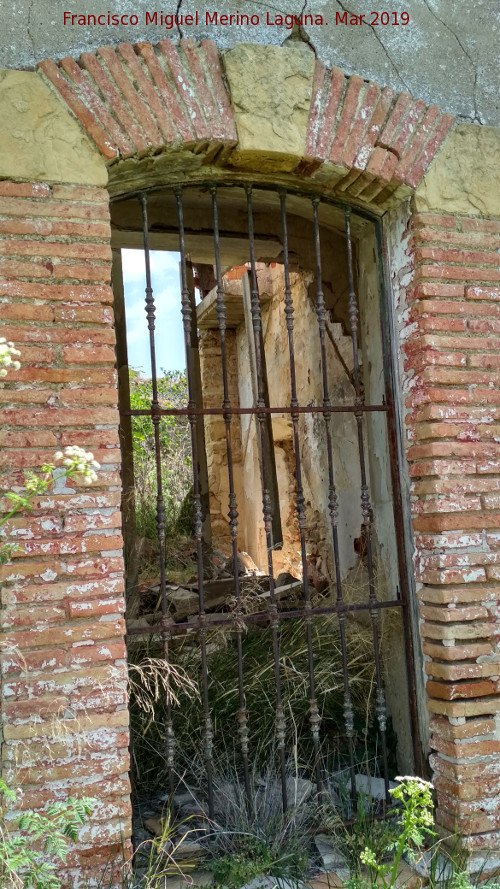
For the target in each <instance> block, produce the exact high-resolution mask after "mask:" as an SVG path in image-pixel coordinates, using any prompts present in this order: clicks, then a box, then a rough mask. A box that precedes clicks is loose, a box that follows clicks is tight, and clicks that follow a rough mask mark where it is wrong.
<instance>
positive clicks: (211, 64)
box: [201, 40, 318, 143]
mask: <svg viewBox="0 0 500 889" xmlns="http://www.w3.org/2000/svg"><path fill="white" fill-rule="evenodd" d="M201 46H202V47H203V51H204V53H205V62H206V69H207V71H208V74H209V77H210V80H211V86H212V92H213V94H214V97H215V101H216V104H217V109H218V117H219V121H220V123H221V125H222V132H223V135H224V138H225V139H226V140H227V141H230V142H234V143H236V142H237V141H238V134H237V131H236V124H235V120H234V113H233V109H232V107H231V102H230V99H229V95H228V91H227V90H226V87H225V85H224V81H223V79H222V66H221V60H220V57H219V50H218V49H217V46H216V44H215V42H214V41H213V40H202V41H201ZM317 64H318V63H317V62H316V65H317ZM311 108H312V103H311Z"/></svg>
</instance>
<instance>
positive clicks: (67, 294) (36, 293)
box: [0, 281, 113, 308]
mask: <svg viewBox="0 0 500 889" xmlns="http://www.w3.org/2000/svg"><path fill="white" fill-rule="evenodd" d="M0 296H9V297H10V298H11V299H12V300H15V299H36V300H40V299H44V300H46V301H50V302H52V301H59V300H63V301H64V302H68V303H72V302H74V303H77V304H80V303H90V304H91V307H92V308H94V307H95V305H96V303H104V304H108V305H112V303H113V291H112V289H111V287H103V286H102V285H95V284H43V289H42V288H41V286H40V284H32V283H31V282H29V281H0Z"/></svg>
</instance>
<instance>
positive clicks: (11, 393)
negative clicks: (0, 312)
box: [0, 328, 56, 405]
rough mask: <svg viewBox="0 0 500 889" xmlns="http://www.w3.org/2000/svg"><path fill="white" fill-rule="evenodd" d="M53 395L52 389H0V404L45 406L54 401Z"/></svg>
mask: <svg viewBox="0 0 500 889" xmlns="http://www.w3.org/2000/svg"><path fill="white" fill-rule="evenodd" d="M0 329H1V328H0ZM55 394H56V393H54V392H53V390H52V389H31V388H30V389H0V403H3V404H12V405H16V404H47V402H50V401H51V400H52V401H53V400H54V395H55Z"/></svg>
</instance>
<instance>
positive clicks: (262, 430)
mask: <svg viewBox="0 0 500 889" xmlns="http://www.w3.org/2000/svg"><path fill="white" fill-rule="evenodd" d="M245 191H246V196H247V219H248V242H249V251H250V282H251V284H250V286H251V310H252V328H253V333H254V342H255V356H256V362H257V384H258V397H257V405H256V407H257V408H258V409H259V410H258V411H257V420H258V426H259V434H260V441H261V453H262V454H264V452H265V442H266V415H265V412H264V411H262V410H261V408H263V407H265V401H264V386H263V380H262V358H261V334H262V318H261V313H260V299H259V288H258V283H257V270H256V266H255V241H254V222H253V207H252V188H251V186H247V188H246V189H245ZM267 476H268V472H267V466H266V461H265V460H264V459H262V460H261V482H262V514H263V517H264V528H265V532H266V546H267V566H268V575H269V595H270V614H271V627H272V637H273V659H274V681H275V692H276V713H275V720H276V742H277V747H278V755H279V760H280V776H281V796H282V801H283V809H284V810H285V811H286V809H287V808H288V799H287V786H286V767H285V737H286V722H285V714H284V711H283V704H282V699H281V676H280V654H279V639H278V606H277V602H276V596H275V592H274V590H275V584H274V573H273V551H272V518H273V516H272V503H271V497H270V482H269V479H268V477H267Z"/></svg>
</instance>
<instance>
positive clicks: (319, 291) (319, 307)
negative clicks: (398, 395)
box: [312, 199, 357, 807]
mask: <svg viewBox="0 0 500 889" xmlns="http://www.w3.org/2000/svg"><path fill="white" fill-rule="evenodd" d="M318 203H319V202H318V201H317V200H315V199H314V200H313V202H312V206H313V238H314V254H315V260H316V314H317V318H318V330H319V339H320V350H321V369H322V384H323V409H324V419H325V433H326V452H327V460H328V512H329V516H330V528H331V534H332V543H333V558H334V570H335V583H336V588H337V608H338V612H337V613H338V616H339V632H340V650H341V653H342V674H343V680H344V726H345V733H346V737H347V744H348V749H349V773H350V780H351V800H352V804H353V806H354V807H356V795H357V792H356V770H355V762H354V710H353V706H352V700H351V692H350V687H349V671H348V665H347V641H346V628H345V613H346V607H345V603H344V599H343V590H342V574H341V569H340V548H339V535H338V515H339V507H338V496H337V490H336V487H335V472H334V465H333V443H332V424H331V409H332V405H331V401H330V392H329V386H328V367H327V357H326V343H325V330H326V309H325V299H324V295H323V284H322V263H321V240H320V232H319V217H318Z"/></svg>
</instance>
